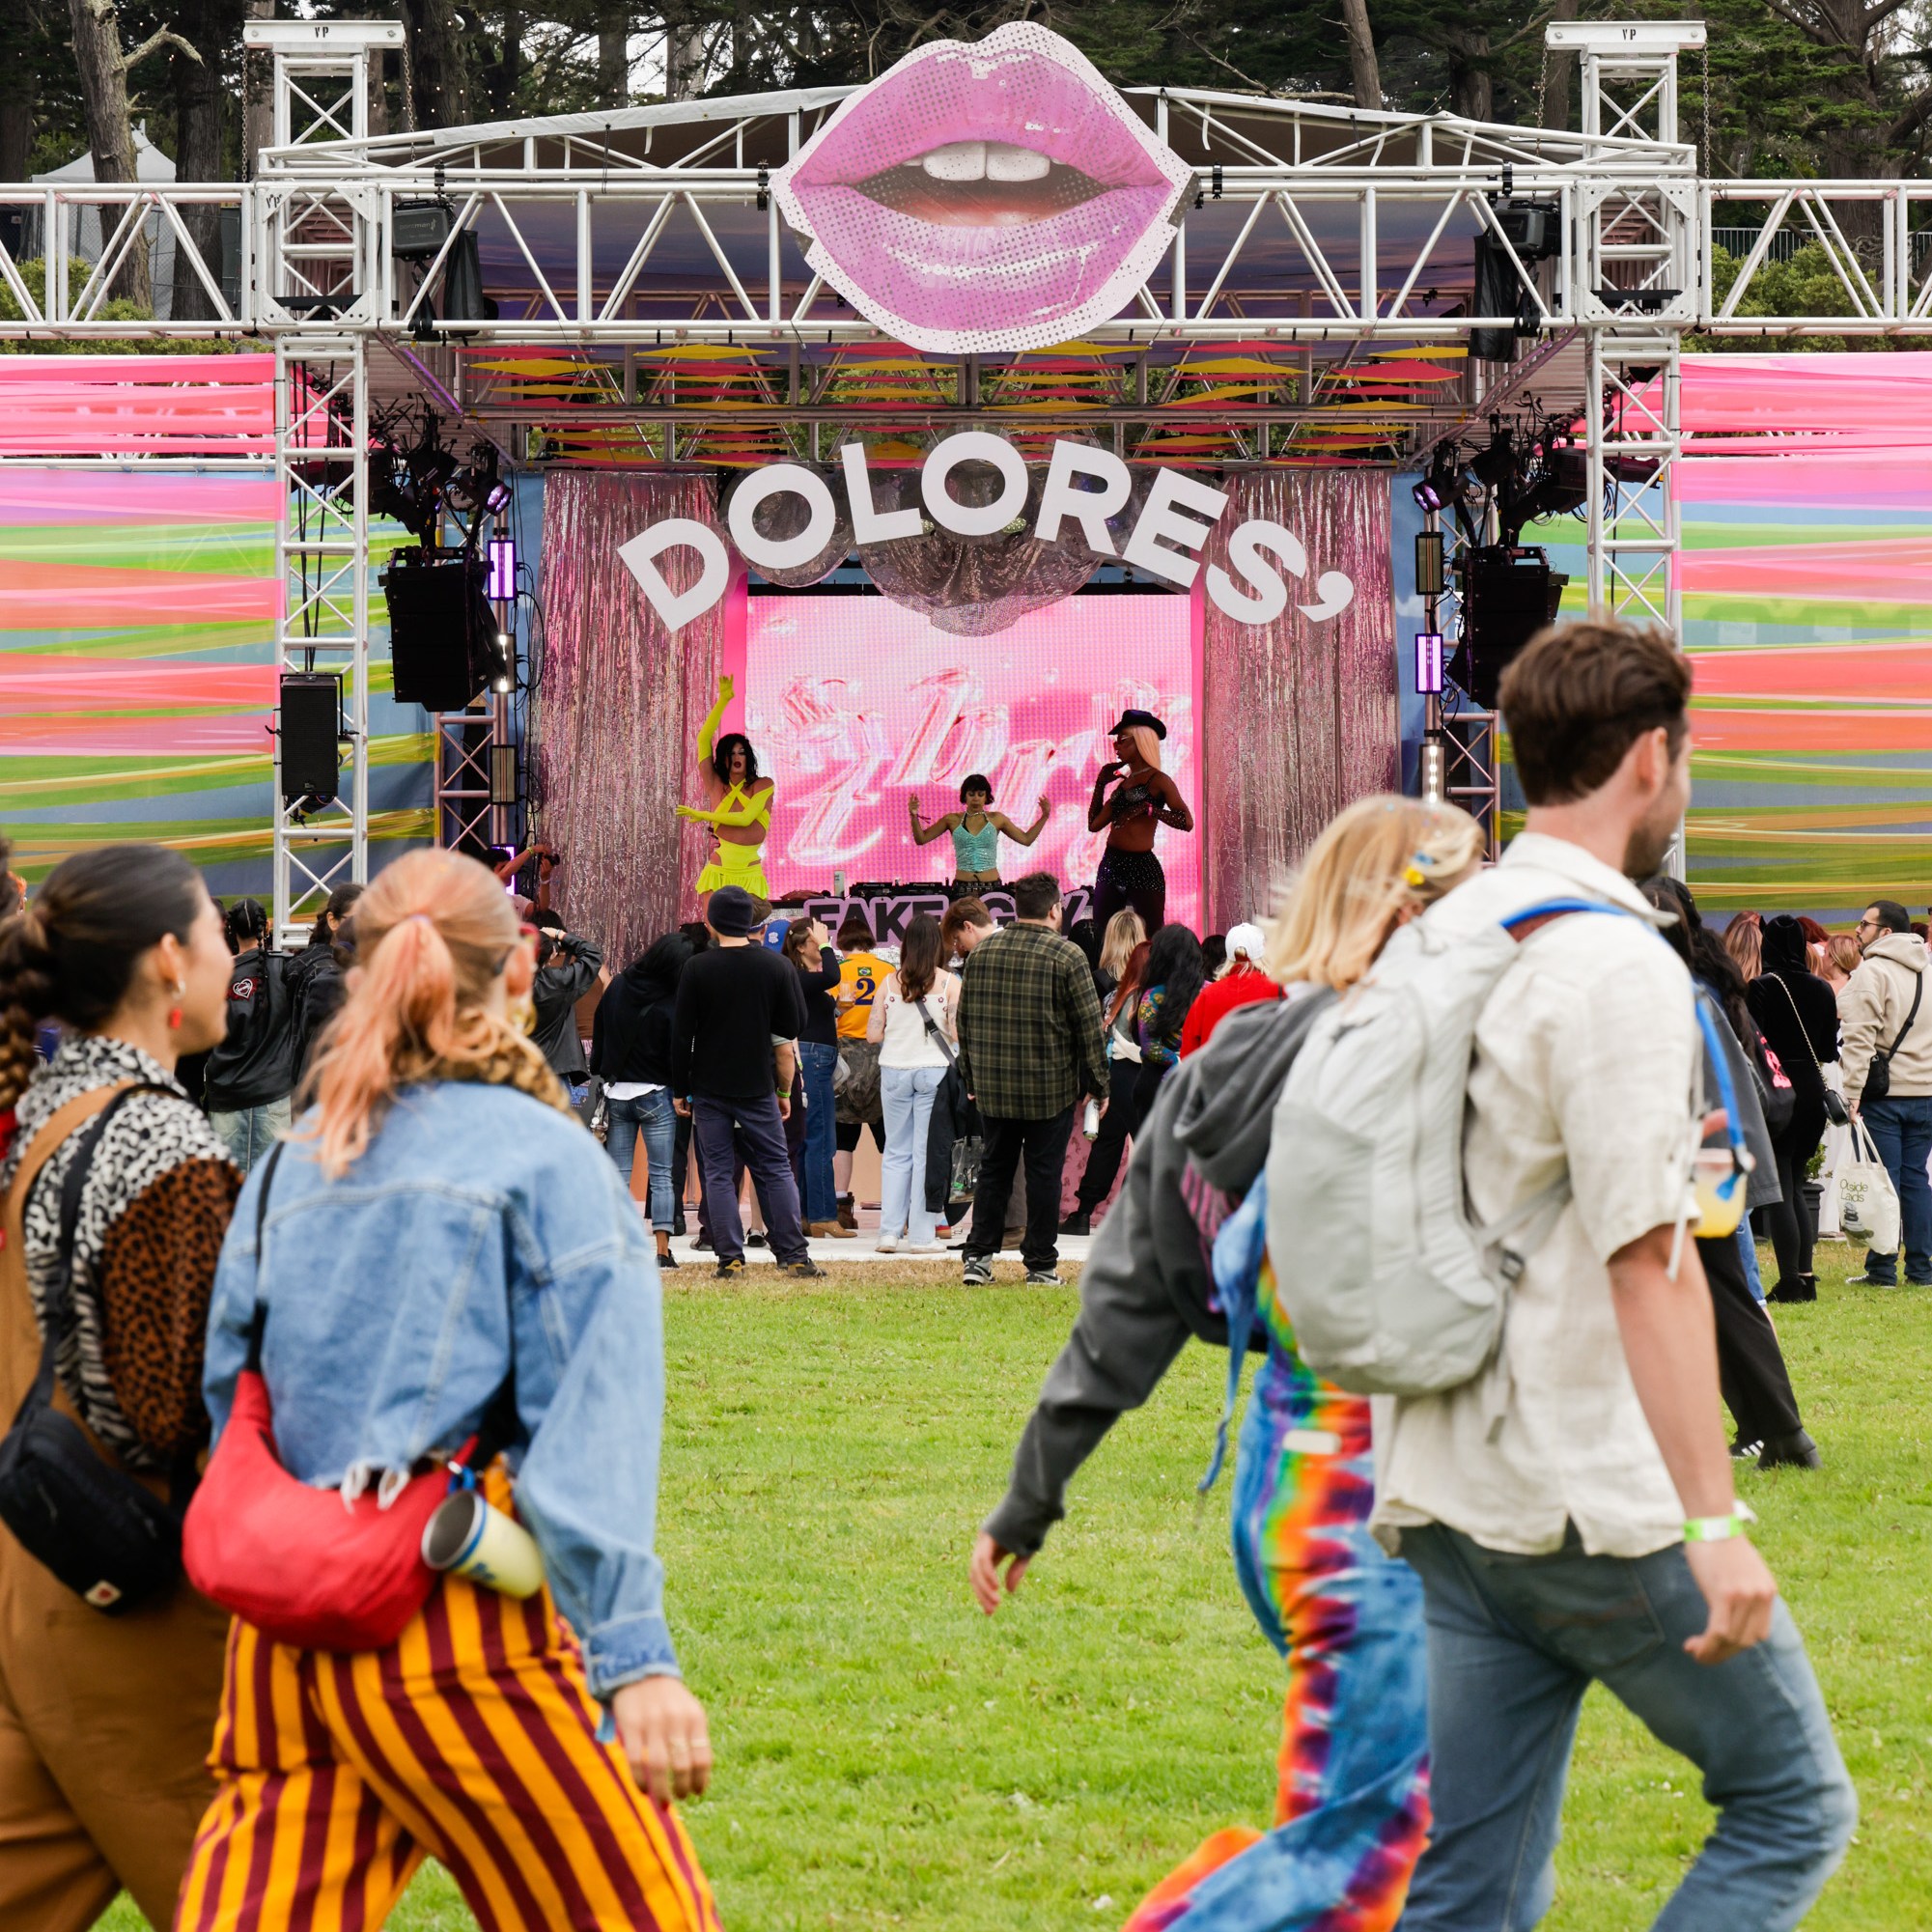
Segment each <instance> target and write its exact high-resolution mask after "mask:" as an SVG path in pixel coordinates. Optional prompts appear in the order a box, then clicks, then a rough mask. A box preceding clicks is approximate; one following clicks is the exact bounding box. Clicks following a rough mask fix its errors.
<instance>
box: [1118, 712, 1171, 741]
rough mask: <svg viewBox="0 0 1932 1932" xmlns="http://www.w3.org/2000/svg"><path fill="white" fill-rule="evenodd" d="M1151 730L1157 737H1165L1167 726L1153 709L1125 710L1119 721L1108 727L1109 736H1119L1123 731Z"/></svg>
mask: <svg viewBox="0 0 1932 1932" xmlns="http://www.w3.org/2000/svg"><path fill="white" fill-rule="evenodd" d="M1136 729H1138V730H1141V731H1151V732H1152V733H1153V734H1154V736H1155V737H1156V738H1162V739H1164V738H1165V737H1166V736H1167V727H1166V726H1165V725H1164V724H1162V722H1161V720H1160V719H1159V718H1158V717H1156V716H1155V715H1154V714H1153V713H1152V712H1151V711H1124V712H1122V713H1121V714H1120V717H1119V719H1118V721H1117V722H1115V723H1113V724H1110V725H1108V726H1107V728H1106V735H1107V736H1108V737H1109V738H1118V737H1119V736H1120V734H1121V733H1122V732H1123V731H1134V730H1136Z"/></svg>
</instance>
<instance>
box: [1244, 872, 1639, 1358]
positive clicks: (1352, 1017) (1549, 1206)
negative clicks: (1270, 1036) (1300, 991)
mask: <svg viewBox="0 0 1932 1932" xmlns="http://www.w3.org/2000/svg"><path fill="white" fill-rule="evenodd" d="M1582 912H1609V913H1615V914H1617V915H1619V916H1621V917H1625V918H1630V917H1635V916H1637V915H1635V914H1633V913H1629V912H1625V911H1624V910H1623V909H1622V908H1621V907H1616V906H1609V905H1605V904H1603V903H1601V902H1599V901H1592V900H1582V899H1551V900H1545V901H1542V902H1541V903H1539V904H1537V905H1534V906H1529V907H1526V908H1525V909H1524V910H1522V911H1521V912H1517V913H1513V914H1511V915H1510V916H1509V917H1508V918H1507V919H1505V920H1501V921H1498V923H1496V924H1494V925H1490V926H1486V927H1483V928H1482V929H1481V930H1479V931H1478V932H1476V933H1474V934H1472V935H1466V936H1462V937H1450V936H1448V935H1445V934H1444V933H1442V931H1441V930H1439V929H1438V928H1437V927H1435V926H1432V925H1431V924H1430V922H1429V921H1428V920H1426V919H1418V920H1415V921H1413V922H1412V923H1411V924H1409V925H1407V926H1404V927H1403V928H1402V929H1401V930H1400V931H1398V932H1397V933H1396V934H1395V935H1394V936H1393V938H1390V940H1389V941H1388V943H1387V945H1386V947H1384V949H1383V952H1382V956H1381V958H1380V959H1379V960H1378V961H1377V962H1376V966H1375V970H1374V971H1373V973H1371V974H1370V975H1369V977H1368V978H1367V979H1365V980H1363V981H1362V982H1361V984H1360V985H1359V986H1358V987H1357V988H1356V989H1355V991H1354V992H1353V993H1352V994H1350V995H1349V997H1348V998H1346V999H1344V1000H1343V1001H1341V1002H1340V1003H1339V1004H1338V1005H1336V1006H1334V1007H1332V1008H1331V1009H1330V1011H1329V1012H1327V1013H1324V1014H1323V1015H1322V1016H1321V1017H1320V1018H1319V1019H1318V1020H1317V1021H1316V1022H1315V1023H1314V1024H1313V1026H1311V1027H1310V1028H1309V1029H1308V1035H1307V1038H1306V1039H1305V1040H1304V1041H1303V1042H1302V1050H1301V1051H1300V1053H1298V1054H1297V1055H1296V1058H1295V1064H1294V1067H1293V1068H1292V1069H1291V1071H1290V1073H1289V1076H1288V1079H1287V1082H1286V1084H1285V1085H1284V1086H1283V1087H1282V1090H1281V1098H1280V1100H1279V1101H1278V1102H1277V1103H1276V1105H1275V1108H1274V1134H1273V1137H1272V1138H1271V1140H1270V1143H1269V1149H1268V1246H1269V1252H1270V1254H1271V1256H1272V1257H1273V1260H1274V1292H1275V1297H1276V1300H1277V1301H1278V1302H1280V1303H1281V1305H1282V1307H1283V1309H1284V1310H1285V1312H1286V1313H1287V1315H1288V1317H1289V1319H1290V1321H1291V1322H1293V1324H1294V1328H1295V1341H1296V1345H1297V1347H1298V1348H1299V1349H1300V1351H1301V1354H1302V1358H1303V1359H1304V1360H1305V1361H1306V1362H1307V1364H1308V1366H1309V1367H1310V1368H1312V1369H1313V1370H1314V1371H1315V1373H1316V1374H1317V1375H1320V1376H1323V1377H1325V1378H1326V1379H1327V1380H1329V1381H1330V1382H1333V1383H1336V1384H1338V1385H1339V1386H1341V1387H1343V1388H1347V1389H1350V1390H1353V1391H1354V1392H1356V1393H1358V1394H1362V1395H1430V1394H1434V1393H1436V1392H1438V1391H1439V1390H1442V1389H1445V1388H1454V1387H1457V1386H1460V1385H1461V1384H1463V1383H1466V1382H1469V1381H1470V1380H1472V1379H1473V1378H1474V1377H1476V1376H1477V1375H1479V1374H1481V1373H1482V1371H1483V1369H1484V1368H1485V1367H1486V1366H1487V1365H1488V1363H1489V1362H1490V1361H1491V1359H1492V1358H1494V1357H1495V1355H1496V1353H1497V1349H1498V1343H1499V1341H1500V1339H1501V1334H1502V1322H1503V1315H1504V1312H1505V1310H1506V1307H1507V1305H1508V1300H1509V1290H1510V1288H1511V1286H1512V1284H1513V1283H1514V1282H1515V1281H1516V1279H1517V1277H1518V1276H1519V1275H1520V1274H1522V1273H1523V1266H1524V1263H1525V1262H1526V1260H1527V1259H1528V1258H1529V1256H1530V1255H1532V1254H1533V1253H1534V1252H1535V1251H1536V1249H1537V1248H1538V1247H1539V1246H1541V1245H1542V1243H1543V1242H1544V1241H1545V1240H1546V1239H1547V1238H1548V1236H1549V1234H1550V1232H1551V1230H1552V1229H1553V1228H1554V1226H1555V1224H1556V1220H1557V1218H1558V1217H1559V1216H1560V1215H1561V1214H1562V1212H1563V1206H1564V1203H1565V1202H1567V1201H1568V1200H1569V1198H1570V1177H1569V1175H1568V1173H1567V1172H1565V1173H1564V1174H1562V1175H1561V1176H1559V1177H1558V1178H1557V1179H1556V1180H1554V1181H1553V1182H1551V1184H1550V1185H1549V1186H1548V1187H1547V1188H1544V1189H1542V1190H1540V1191H1538V1192H1537V1193H1535V1194H1532V1195H1531V1196H1530V1197H1529V1198H1528V1199H1527V1200H1526V1201H1524V1202H1522V1203H1521V1204H1520V1205H1519V1206H1518V1207H1516V1208H1515V1209H1514V1210H1513V1211H1512V1212H1511V1213H1510V1214H1508V1215H1506V1216H1504V1217H1503V1218H1502V1219H1501V1220H1498V1221H1495V1222H1492V1223H1491V1224H1490V1225H1489V1226H1487V1227H1482V1226H1478V1225H1476V1224H1475V1223H1474V1222H1473V1221H1472V1220H1471V1219H1470V1212H1469V1197H1468V1193H1467V1190H1466V1189H1465V1187H1464V1182H1463V1130H1464V1120H1465V1109H1466V1106H1467V1098H1468V1089H1469V1078H1470V1059H1471V1057H1472V1055H1473V1053H1474V1050H1475V1032H1476V1022H1477V1020H1478V1018H1479V1017H1480V1016H1481V1013H1482V1011H1483V1008H1484V1007H1485V1006H1486V1005H1487V1004H1488V1003H1489V998H1490V995H1491V994H1492V993H1494V992H1495V990H1496V985H1497V982H1498V980H1499V979H1500V978H1501V977H1502V975H1503V973H1504V972H1505V971H1507V970H1508V968H1509V967H1510V966H1512V965H1513V964H1514V963H1515V962H1516V960H1517V959H1518V958H1519V957H1520V956H1521V950H1522V944H1523V942H1524V940H1526V938H1528V937H1529V935H1530V934H1531V933H1533V932H1535V931H1536V930H1538V929H1539V928H1540V927H1541V926H1543V925H1544V924H1546V923H1548V922H1549V921H1550V920H1552V919H1555V918H1560V917H1562V916H1564V915H1566V914H1570V913H1582Z"/></svg>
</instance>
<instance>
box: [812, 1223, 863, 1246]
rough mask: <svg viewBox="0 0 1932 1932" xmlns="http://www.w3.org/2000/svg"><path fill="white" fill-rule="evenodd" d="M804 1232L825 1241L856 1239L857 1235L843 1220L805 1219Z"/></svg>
mask: <svg viewBox="0 0 1932 1932" xmlns="http://www.w3.org/2000/svg"><path fill="white" fill-rule="evenodd" d="M805 1232H806V1233H807V1234H808V1235H817V1236H819V1237H820V1238H821V1239H822V1240H826V1241H856V1240H857V1239H858V1237H857V1236H856V1235H855V1234H854V1232H853V1231H852V1229H851V1228H849V1227H847V1226H846V1224H845V1223H844V1222H843V1221H807V1222H806V1223H805Z"/></svg>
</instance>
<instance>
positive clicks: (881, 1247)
mask: <svg viewBox="0 0 1932 1932" xmlns="http://www.w3.org/2000/svg"><path fill="white" fill-rule="evenodd" d="M898 1247H899V1237H898V1236H897V1235H896V1234H882V1235H881V1236H880V1237H879V1240H878V1242H877V1243H876V1244H875V1245H874V1247H873V1252H874V1253H875V1254H893V1253H896V1252H897V1251H898Z"/></svg>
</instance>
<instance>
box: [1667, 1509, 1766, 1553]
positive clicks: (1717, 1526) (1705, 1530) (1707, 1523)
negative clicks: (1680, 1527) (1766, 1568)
mask: <svg viewBox="0 0 1932 1932" xmlns="http://www.w3.org/2000/svg"><path fill="white" fill-rule="evenodd" d="M1756 1521H1757V1513H1756V1511H1755V1510H1753V1509H1752V1508H1751V1506H1750V1503H1748V1502H1740V1503H1738V1504H1737V1505H1736V1506H1735V1507H1734V1508H1733V1509H1732V1511H1731V1513H1730V1514H1729V1515H1728V1516H1694V1517H1692V1518H1691V1520H1690V1521H1689V1522H1688V1523H1686V1524H1685V1526H1684V1541H1685V1542H1687V1543H1728V1542H1729V1541H1730V1540H1731V1539H1732V1537H1734V1536H1742V1535H1743V1534H1744V1533H1745V1530H1746V1528H1747V1527H1748V1526H1750V1525H1751V1524H1753V1523H1755V1522H1756Z"/></svg>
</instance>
